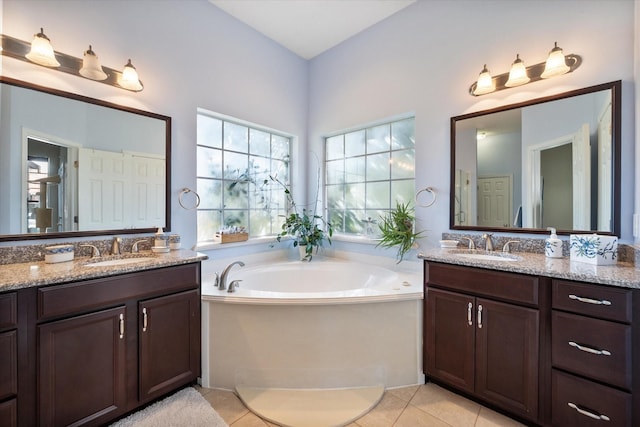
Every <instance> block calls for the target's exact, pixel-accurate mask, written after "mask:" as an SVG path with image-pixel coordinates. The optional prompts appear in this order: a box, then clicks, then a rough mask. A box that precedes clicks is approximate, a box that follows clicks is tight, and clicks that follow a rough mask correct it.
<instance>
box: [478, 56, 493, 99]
mask: <svg viewBox="0 0 640 427" xmlns="http://www.w3.org/2000/svg"><path fill="white" fill-rule="evenodd" d="M494 90H496V85H495V84H494V82H493V78H492V77H491V73H490V72H489V70H488V69H487V64H484V68H483V69H482V71H480V75H479V76H478V82H477V84H476V88H475V90H474V91H473V94H474V95H476V96H478V95H484V94H485V93H491V92H493V91H494Z"/></svg>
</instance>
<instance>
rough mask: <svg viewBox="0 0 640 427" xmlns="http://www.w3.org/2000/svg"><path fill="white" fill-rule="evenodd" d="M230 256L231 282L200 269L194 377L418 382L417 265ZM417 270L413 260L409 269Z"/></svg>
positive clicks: (324, 384) (271, 382)
mask: <svg viewBox="0 0 640 427" xmlns="http://www.w3.org/2000/svg"><path fill="white" fill-rule="evenodd" d="M245 264H246V266H245V267H239V266H237V265H236V266H234V267H233V269H232V270H231V272H230V274H229V278H228V279H229V280H228V283H230V281H231V280H242V282H240V286H239V287H238V288H237V290H236V292H234V293H228V292H226V291H220V290H218V289H217V288H214V286H213V275H207V274H205V275H204V276H203V287H202V300H203V310H202V313H203V376H202V381H203V385H204V386H207V387H214V388H223V389H234V388H235V387H236V386H238V385H244V386H253V387H284V388H336V387H359V386H370V385H377V384H382V385H384V386H385V387H399V386H406V385H412V384H419V383H422V382H423V381H424V376H423V374H422V298H423V286H422V274H420V273H417V272H415V271H414V272H406V271H394V270H391V269H389V268H384V267H381V266H380V265H379V264H378V265H376V264H365V263H358V262H352V261H341V260H332V259H317V258H315V257H314V259H313V261H311V262H300V261H294V262H277V263H266V264H263V265H252V264H251V263H250V262H247V261H245ZM418 271H419V270H418Z"/></svg>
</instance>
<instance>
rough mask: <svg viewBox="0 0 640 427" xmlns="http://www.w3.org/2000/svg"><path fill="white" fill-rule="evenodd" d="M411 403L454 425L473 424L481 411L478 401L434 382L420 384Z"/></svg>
mask: <svg viewBox="0 0 640 427" xmlns="http://www.w3.org/2000/svg"><path fill="white" fill-rule="evenodd" d="M410 403H411V404H412V405H414V406H416V407H417V408H418V409H420V410H422V411H424V412H427V413H429V414H431V415H433V416H435V417H437V418H439V419H440V420H442V421H445V422H446V423H448V424H450V425H452V426H454V427H470V426H473V425H474V424H475V422H476V419H477V418H478V413H479V412H480V405H478V404H477V403H475V402H472V401H470V400H468V399H465V398H464V397H461V396H458V395H457V394H455V393H452V392H450V391H448V390H445V389H443V388H441V387H439V386H437V385H435V384H432V383H429V384H425V385H423V386H420V388H419V389H418V391H417V392H416V394H415V395H414V396H413V399H411V402H410Z"/></svg>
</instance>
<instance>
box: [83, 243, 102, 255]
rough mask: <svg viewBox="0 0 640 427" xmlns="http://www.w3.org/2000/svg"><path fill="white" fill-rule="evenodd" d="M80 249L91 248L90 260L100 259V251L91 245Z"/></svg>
mask: <svg viewBox="0 0 640 427" xmlns="http://www.w3.org/2000/svg"><path fill="white" fill-rule="evenodd" d="M80 247H81V248H91V258H99V257H100V249H98V248H97V247H95V246H93V245H80Z"/></svg>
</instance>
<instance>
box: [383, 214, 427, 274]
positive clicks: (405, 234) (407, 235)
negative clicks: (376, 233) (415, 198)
mask: <svg viewBox="0 0 640 427" xmlns="http://www.w3.org/2000/svg"><path fill="white" fill-rule="evenodd" d="M378 227H379V228H380V233H381V235H382V236H381V237H380V239H379V242H378V244H377V245H376V246H382V247H385V248H392V247H396V246H397V247H398V252H397V254H396V259H397V260H398V262H397V263H398V264H399V263H400V262H402V260H403V259H404V256H405V254H406V253H407V252H409V251H410V250H411V249H412V248H414V247H415V246H416V239H417V238H418V237H419V236H420V234H422V232H415V231H414V228H415V216H414V211H413V209H412V208H411V207H409V204H408V203H406V204H405V203H396V207H395V209H392V210H390V211H389V212H388V213H387V214H386V215H385V216H383V217H381V221H380V223H379V224H378Z"/></svg>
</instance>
